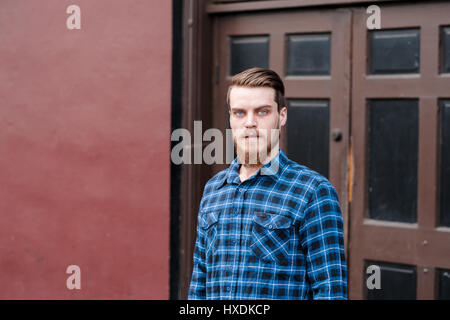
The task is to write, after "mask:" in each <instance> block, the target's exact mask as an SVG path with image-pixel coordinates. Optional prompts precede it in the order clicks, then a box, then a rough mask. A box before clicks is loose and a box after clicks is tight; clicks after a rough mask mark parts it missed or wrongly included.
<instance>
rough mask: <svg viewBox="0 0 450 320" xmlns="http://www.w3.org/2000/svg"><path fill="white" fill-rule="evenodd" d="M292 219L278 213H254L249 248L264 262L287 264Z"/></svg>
mask: <svg viewBox="0 0 450 320" xmlns="http://www.w3.org/2000/svg"><path fill="white" fill-rule="evenodd" d="M292 232H293V227H292V219H291V218H289V217H286V216H283V215H280V214H278V213H265V212H256V214H255V215H254V217H253V221H252V236H251V240H250V248H251V250H252V251H253V253H254V254H255V255H256V256H257V257H258V258H259V259H261V260H263V261H265V262H275V263H277V264H280V265H284V266H286V265H288V264H289V255H290V252H291V248H290V244H291V241H290V239H291V236H292V234H291V233H292Z"/></svg>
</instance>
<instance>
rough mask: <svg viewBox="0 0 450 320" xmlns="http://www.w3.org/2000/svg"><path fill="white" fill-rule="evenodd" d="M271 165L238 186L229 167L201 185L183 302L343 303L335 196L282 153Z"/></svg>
mask: <svg viewBox="0 0 450 320" xmlns="http://www.w3.org/2000/svg"><path fill="white" fill-rule="evenodd" d="M273 161H276V163H277V165H278V170H276V171H274V172H273V174H271V175H270V174H269V175H267V174H265V175H262V174H261V170H259V171H258V172H257V173H256V174H254V175H253V176H252V177H250V178H249V179H247V180H245V181H244V182H241V180H240V178H239V168H240V164H239V163H238V162H237V159H234V161H233V162H232V163H231V165H230V166H229V167H228V168H227V169H225V170H223V171H221V172H219V173H218V174H216V175H215V176H214V177H213V178H212V179H211V180H209V181H208V183H207V184H206V186H205V190H204V193H203V198H202V200H201V203H200V211H199V215H198V225H197V241H196V244H195V250H194V269H193V272H192V278H191V284H190V288H189V299H347V266H346V261H345V254H344V231H343V221H342V214H341V210H340V206H339V202H338V196H337V193H336V190H335V189H334V187H333V186H332V185H331V184H330V182H329V181H328V180H327V179H326V178H325V177H323V176H321V175H320V174H318V173H317V172H315V171H313V170H311V169H309V168H307V167H305V166H303V165H299V164H298V163H296V162H294V161H291V160H289V159H288V158H287V157H286V155H285V154H284V153H283V151H281V150H280V151H279V153H278V155H277V156H276V157H275V158H274V159H273V160H272V162H273ZM272 162H270V163H268V164H266V165H265V166H264V167H263V168H265V169H267V168H273V167H271V166H272V165H273V163H272Z"/></svg>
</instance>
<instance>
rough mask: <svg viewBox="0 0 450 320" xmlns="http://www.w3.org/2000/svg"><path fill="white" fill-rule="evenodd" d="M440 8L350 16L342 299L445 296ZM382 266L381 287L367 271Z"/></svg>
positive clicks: (447, 134) (447, 121)
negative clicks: (369, 22)
mask: <svg viewBox="0 0 450 320" xmlns="http://www.w3.org/2000/svg"><path fill="white" fill-rule="evenodd" d="M449 12H450V4H449V3H426V4H425V3H422V4H415V5H399V6H387V5H386V6H382V7H381V26H382V29H381V30H372V31H370V30H367V29H366V28H363V27H362V26H363V25H365V21H366V19H367V14H366V12H365V9H361V10H355V11H354V17H353V21H354V22H353V60H352V68H353V74H352V127H351V131H352V139H353V154H354V164H355V169H354V183H353V195H352V199H351V227H350V249H349V252H350V264H349V269H350V284H351V285H350V297H351V298H357V299H361V298H368V299H435V298H445V297H446V298H447V299H448V298H449V290H450V281H449V280H450V276H449V274H450V272H449V269H450V232H449V231H450V228H449V226H450V209H449V208H450V206H449V203H450V202H449V194H450V189H449V183H450V169H449V167H450V158H449V154H450V144H449V139H450V130H449V126H450V112H449V111H450V100H449V97H450V77H449V75H450V74H449V73H450V27H449V25H450V16H449V15H448V13H449ZM373 264H374V265H378V266H379V267H380V269H381V289H380V290H369V289H367V287H366V278H367V274H366V268H367V266H368V265H373Z"/></svg>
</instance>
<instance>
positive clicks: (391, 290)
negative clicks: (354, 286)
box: [364, 261, 417, 300]
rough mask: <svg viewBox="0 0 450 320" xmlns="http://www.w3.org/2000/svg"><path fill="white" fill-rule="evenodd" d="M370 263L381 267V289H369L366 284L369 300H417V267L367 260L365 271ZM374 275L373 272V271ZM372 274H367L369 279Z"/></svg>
mask: <svg viewBox="0 0 450 320" xmlns="http://www.w3.org/2000/svg"><path fill="white" fill-rule="evenodd" d="M370 265H377V266H379V267H380V284H381V288H380V289H376V288H374V289H369V288H368V287H367V286H366V282H365V281H364V285H365V289H366V298H367V299H368V300H403V299H407V300H415V299H416V289H417V284H416V282H417V281H416V267H414V266H408V265H401V264H394V263H387V262H375V261H366V265H365V269H364V272H366V270H367V267H368V266H370ZM372 275H373V272H372ZM370 276H371V274H366V273H365V277H366V279H368V278H369V277H370Z"/></svg>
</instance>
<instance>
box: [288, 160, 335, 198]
mask: <svg viewBox="0 0 450 320" xmlns="http://www.w3.org/2000/svg"><path fill="white" fill-rule="evenodd" d="M281 178H282V179H283V180H284V181H286V182H289V183H291V184H292V185H293V186H294V191H295V193H302V194H303V195H304V196H305V197H307V198H310V197H311V195H312V194H313V193H315V192H317V191H318V190H320V189H321V188H332V189H334V187H333V186H332V184H331V183H330V181H329V180H328V179H327V178H326V177H324V176H323V175H322V174H320V173H318V172H317V171H315V170H313V169H311V168H309V167H307V166H305V165H302V164H299V163H297V162H295V161H293V160H288V162H287V165H286V167H285V168H284V170H283V173H282V175H281Z"/></svg>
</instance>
